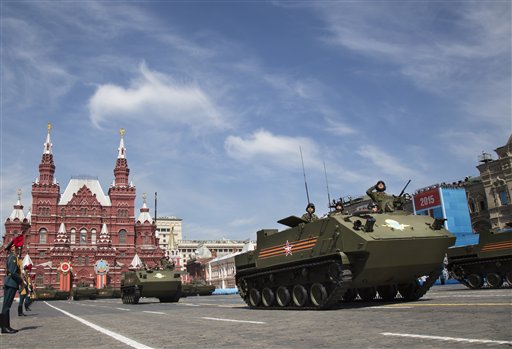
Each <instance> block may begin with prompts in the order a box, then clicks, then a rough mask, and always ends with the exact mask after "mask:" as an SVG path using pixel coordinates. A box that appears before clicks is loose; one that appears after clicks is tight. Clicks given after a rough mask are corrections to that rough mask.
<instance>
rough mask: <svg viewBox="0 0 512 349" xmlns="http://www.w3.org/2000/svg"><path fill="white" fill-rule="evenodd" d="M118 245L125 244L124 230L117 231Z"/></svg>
mask: <svg viewBox="0 0 512 349" xmlns="http://www.w3.org/2000/svg"><path fill="white" fill-rule="evenodd" d="M119 243H120V244H126V230H124V229H121V230H120V231H119Z"/></svg>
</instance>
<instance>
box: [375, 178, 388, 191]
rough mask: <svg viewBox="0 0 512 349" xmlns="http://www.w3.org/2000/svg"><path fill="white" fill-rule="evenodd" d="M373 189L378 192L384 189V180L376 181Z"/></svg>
mask: <svg viewBox="0 0 512 349" xmlns="http://www.w3.org/2000/svg"><path fill="white" fill-rule="evenodd" d="M375 189H377V191H380V192H383V191H386V183H384V181H378V182H377V184H376V185H375Z"/></svg>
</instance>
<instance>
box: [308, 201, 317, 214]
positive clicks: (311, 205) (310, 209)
mask: <svg viewBox="0 0 512 349" xmlns="http://www.w3.org/2000/svg"><path fill="white" fill-rule="evenodd" d="M306 211H307V212H309V213H315V204H312V203H311V202H310V203H309V204H308V205H307V206H306Z"/></svg>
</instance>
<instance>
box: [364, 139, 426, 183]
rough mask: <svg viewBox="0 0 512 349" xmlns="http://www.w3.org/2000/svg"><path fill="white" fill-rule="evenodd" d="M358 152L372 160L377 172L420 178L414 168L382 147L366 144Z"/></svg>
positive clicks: (399, 176)
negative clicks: (387, 152)
mask: <svg viewBox="0 0 512 349" xmlns="http://www.w3.org/2000/svg"><path fill="white" fill-rule="evenodd" d="M357 154H359V155H361V156H362V157H364V158H366V159H368V160H370V161H371V162H372V163H373V164H374V165H375V166H376V169H375V173H379V172H383V173H387V174H389V175H392V176H394V177H397V178H404V177H407V178H418V177H421V176H420V174H418V173H416V171H414V170H413V169H411V168H409V167H407V166H406V165H404V164H402V163H401V161H400V160H399V159H398V158H396V157H394V156H392V155H389V154H386V153H385V152H384V151H383V150H382V149H380V148H379V147H376V146H373V145H364V146H361V147H359V149H358V150H357Z"/></svg>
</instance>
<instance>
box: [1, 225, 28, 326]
mask: <svg viewBox="0 0 512 349" xmlns="http://www.w3.org/2000/svg"><path fill="white" fill-rule="evenodd" d="M23 240H24V237H23V235H18V236H16V237H15V238H14V239H12V241H11V242H10V243H9V244H8V245H7V246H6V247H5V250H6V251H9V252H8V253H7V258H6V267H5V272H6V276H5V279H4V302H3V304H2V313H1V318H0V322H1V328H2V333H16V332H18V330H15V329H13V328H12V327H11V317H10V309H11V306H12V302H13V301H14V296H15V295H16V291H18V289H19V287H20V285H21V282H22V281H21V271H20V267H19V262H18V255H19V253H20V249H21V246H23ZM13 246H14V248H13ZM13 250H14V251H13Z"/></svg>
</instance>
